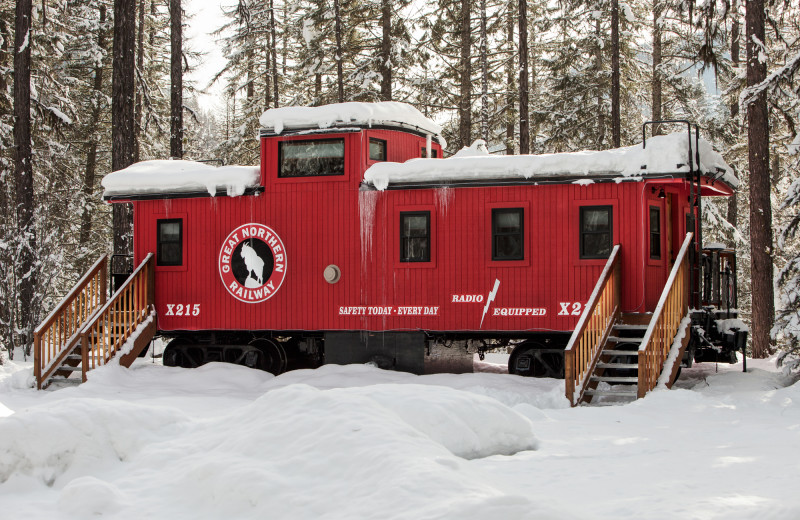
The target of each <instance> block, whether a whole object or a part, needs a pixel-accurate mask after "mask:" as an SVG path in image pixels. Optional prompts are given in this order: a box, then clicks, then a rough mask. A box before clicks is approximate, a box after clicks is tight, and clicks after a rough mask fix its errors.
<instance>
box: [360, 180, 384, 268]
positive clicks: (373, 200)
mask: <svg viewBox="0 0 800 520" xmlns="http://www.w3.org/2000/svg"><path fill="white" fill-rule="evenodd" d="M379 196H380V192H378V191H371V190H370V191H359V192H358V214H359V217H360V221H361V222H360V229H361V271H362V273H363V272H365V271H366V268H367V260H368V259H369V256H370V253H371V252H372V232H373V229H374V227H375V206H376V205H377V203H378V197H379Z"/></svg>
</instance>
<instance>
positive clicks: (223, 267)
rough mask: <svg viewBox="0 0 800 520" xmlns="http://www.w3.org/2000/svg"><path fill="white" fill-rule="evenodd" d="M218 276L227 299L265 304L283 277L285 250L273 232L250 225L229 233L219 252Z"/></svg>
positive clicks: (266, 228) (279, 285)
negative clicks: (229, 295) (229, 296)
mask: <svg viewBox="0 0 800 520" xmlns="http://www.w3.org/2000/svg"><path fill="white" fill-rule="evenodd" d="M217 264H218V267H219V276H220V278H221V279H222V284H223V285H224V286H225V289H227V290H228V292H229V293H231V296H233V297H234V298H236V299H237V300H239V301H242V302H245V303H258V302H263V301H264V300H268V299H270V298H272V296H274V295H275V293H276V292H278V289H280V288H281V284H283V279H284V278H285V277H286V249H285V248H284V247H283V242H282V241H281V238H280V237H279V236H278V234H277V233H275V231H273V230H272V229H270V228H268V227H267V226H265V225H263V224H257V223H254V222H251V223H249V224H243V225H241V226H239V227H238V228H236V229H234V230H233V231H231V233H230V234H229V235H228V236H227V238H225V241H224V242H223V243H222V247H221V248H220V250H219V261H218V262H217Z"/></svg>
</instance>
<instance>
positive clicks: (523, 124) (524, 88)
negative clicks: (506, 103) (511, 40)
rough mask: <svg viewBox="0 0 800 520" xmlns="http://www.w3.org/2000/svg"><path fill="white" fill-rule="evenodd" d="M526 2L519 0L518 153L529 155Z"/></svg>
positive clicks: (525, 0)
mask: <svg viewBox="0 0 800 520" xmlns="http://www.w3.org/2000/svg"><path fill="white" fill-rule="evenodd" d="M528 74H529V71H528V2H527V0H519V153H521V154H526V153H531V130H530V114H529V112H528V103H529V101H528Z"/></svg>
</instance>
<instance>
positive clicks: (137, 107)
mask: <svg viewBox="0 0 800 520" xmlns="http://www.w3.org/2000/svg"><path fill="white" fill-rule="evenodd" d="M102 9H103V10H102V11H101V14H105V12H104V11H105V6H102ZM143 70H144V0H139V23H138V24H137V27H136V79H137V81H136V87H135V91H136V102H135V104H134V108H133V121H134V123H133V124H134V133H135V136H134V143H135V144H134V150H133V162H139V157H140V153H141V146H140V143H139V141H140V140H141V136H142V112H143V110H142V85H141V81H139V80H140V79H141V78H139V77H138V76H140V75H141V74H142V71H143Z"/></svg>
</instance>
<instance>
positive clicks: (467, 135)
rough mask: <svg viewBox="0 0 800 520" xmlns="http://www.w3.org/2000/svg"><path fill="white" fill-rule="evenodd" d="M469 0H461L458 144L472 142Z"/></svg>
mask: <svg viewBox="0 0 800 520" xmlns="http://www.w3.org/2000/svg"><path fill="white" fill-rule="evenodd" d="M470 7H471V6H470V0H461V34H460V36H461V59H460V67H459V68H460V73H461V92H460V94H459V96H460V98H459V104H458V138H459V141H460V142H459V145H460V146H461V147H463V146H469V145H471V144H472V56H471V54H470V51H471V48H472V47H471V43H472V24H471V21H472V20H471V17H470Z"/></svg>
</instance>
